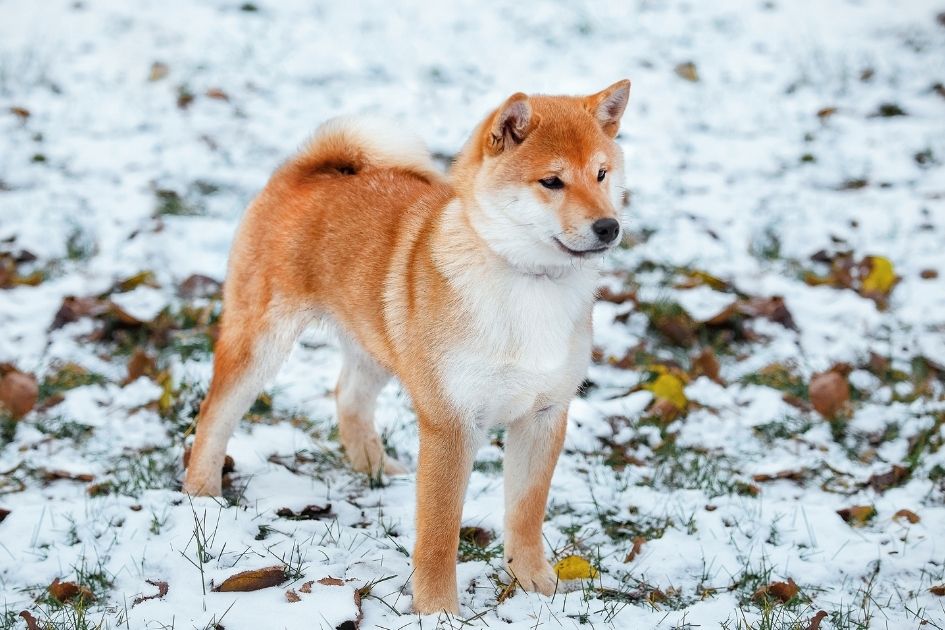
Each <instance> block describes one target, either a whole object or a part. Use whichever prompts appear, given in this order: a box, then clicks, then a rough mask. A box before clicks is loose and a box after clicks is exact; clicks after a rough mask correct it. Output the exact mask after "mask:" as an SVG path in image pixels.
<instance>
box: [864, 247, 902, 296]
mask: <svg viewBox="0 0 945 630" xmlns="http://www.w3.org/2000/svg"><path fill="white" fill-rule="evenodd" d="M861 265H863V267H864V270H865V271H866V273H865V275H864V276H863V281H862V283H861V285H860V292H861V293H863V294H864V295H868V294H879V295H887V294H888V293H889V292H890V290H892V287H893V285H894V284H895V283H896V271H895V269H894V267H893V264H892V261H891V260H889V259H888V258H886V257H884V256H867V257H866V258H864V259H863V262H862V263H861Z"/></svg>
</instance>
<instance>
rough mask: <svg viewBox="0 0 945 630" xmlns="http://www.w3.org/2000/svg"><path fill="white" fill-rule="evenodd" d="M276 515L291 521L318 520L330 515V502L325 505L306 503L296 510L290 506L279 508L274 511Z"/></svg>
mask: <svg viewBox="0 0 945 630" xmlns="http://www.w3.org/2000/svg"><path fill="white" fill-rule="evenodd" d="M276 516H279V517H281V518H287V519H289V520H292V521H320V520H321V519H323V518H328V517H329V516H332V512H331V503H326V504H325V505H306V506H305V507H304V508H302V509H301V510H299V511H298V512H294V511H292V510H291V509H290V508H287V507H285V508H280V509H279V510H277V511H276Z"/></svg>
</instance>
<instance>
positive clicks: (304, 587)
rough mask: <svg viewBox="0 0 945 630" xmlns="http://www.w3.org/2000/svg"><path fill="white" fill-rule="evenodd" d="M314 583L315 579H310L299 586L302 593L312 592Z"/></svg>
mask: <svg viewBox="0 0 945 630" xmlns="http://www.w3.org/2000/svg"><path fill="white" fill-rule="evenodd" d="M314 583H315V582H314V581H312V580H309V581H308V582H306V583H305V584H303V585H302V586H300V587H299V591H301V592H302V593H311V592H312V584H314Z"/></svg>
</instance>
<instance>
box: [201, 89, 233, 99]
mask: <svg viewBox="0 0 945 630" xmlns="http://www.w3.org/2000/svg"><path fill="white" fill-rule="evenodd" d="M204 95H205V96H206V97H207V98H212V99H216V100H218V101H229V100H230V97H229V95H228V94H227V93H226V92H224V91H223V90H221V89H220V88H216V87H214V88H210V89H208V90H207V91H206V92H205V93H204Z"/></svg>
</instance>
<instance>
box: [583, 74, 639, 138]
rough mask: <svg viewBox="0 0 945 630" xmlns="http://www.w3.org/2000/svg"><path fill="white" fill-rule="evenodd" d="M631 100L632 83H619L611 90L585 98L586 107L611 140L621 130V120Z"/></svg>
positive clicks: (611, 87) (624, 81)
mask: <svg viewBox="0 0 945 630" xmlns="http://www.w3.org/2000/svg"><path fill="white" fill-rule="evenodd" d="M629 100H630V81H629V80H627V79H624V80H623V81H617V82H616V83H614V84H613V85H611V86H610V87H609V88H607V89H605V90H602V91H600V92H598V93H597V94H591V95H590V96H587V97H585V98H584V105H585V107H587V109H588V111H590V112H591V114H592V115H593V116H594V118H596V119H597V122H598V123H600V128H601V129H603V130H604V133H606V134H607V135H608V136H610V137H611V138H613V137H615V136H616V135H617V131H619V130H620V118H621V117H622V116H623V112H624V110H625V109H627V101H629Z"/></svg>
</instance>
